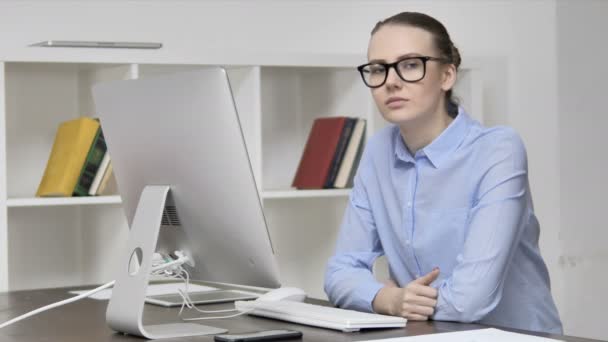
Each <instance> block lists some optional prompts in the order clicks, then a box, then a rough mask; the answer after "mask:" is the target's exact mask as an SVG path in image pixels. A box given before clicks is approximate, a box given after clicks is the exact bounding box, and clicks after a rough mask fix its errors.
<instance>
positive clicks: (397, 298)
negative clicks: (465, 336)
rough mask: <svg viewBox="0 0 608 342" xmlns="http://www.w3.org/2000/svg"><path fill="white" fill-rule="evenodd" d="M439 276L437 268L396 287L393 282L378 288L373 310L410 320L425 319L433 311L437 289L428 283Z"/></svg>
mask: <svg viewBox="0 0 608 342" xmlns="http://www.w3.org/2000/svg"><path fill="white" fill-rule="evenodd" d="M438 276H439V269H438V268H435V269H434V270H433V271H431V272H429V273H428V274H425V275H424V276H422V277H420V278H418V279H416V280H414V281H412V282H410V283H409V284H407V285H406V286H405V287H403V288H401V287H397V286H396V285H395V284H394V283H393V282H389V283H387V285H386V286H385V287H383V288H382V289H380V291H379V292H378V294H377V295H376V298H374V301H373V302H372V306H373V308H374V311H375V312H377V313H380V314H386V315H391V316H401V317H404V318H406V319H408V320H412V321H426V320H428V319H429V316H431V315H432V314H433V313H434V312H435V306H436V305H437V290H436V289H434V288H432V287H431V286H430V284H431V283H432V282H433V281H435V279H437V277H438Z"/></svg>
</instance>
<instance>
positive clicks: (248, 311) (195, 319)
mask: <svg viewBox="0 0 608 342" xmlns="http://www.w3.org/2000/svg"><path fill="white" fill-rule="evenodd" d="M251 311H253V309H251V310H247V311H241V312H239V313H237V314H234V315H228V316H219V317H197V318H182V320H183V321H203V320H206V319H224V318H232V317H237V316H242V315H244V314H247V313H250V312H251Z"/></svg>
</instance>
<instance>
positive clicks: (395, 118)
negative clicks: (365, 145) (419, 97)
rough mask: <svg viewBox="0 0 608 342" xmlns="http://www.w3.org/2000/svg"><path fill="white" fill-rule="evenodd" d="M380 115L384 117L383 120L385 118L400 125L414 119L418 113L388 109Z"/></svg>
mask: <svg viewBox="0 0 608 342" xmlns="http://www.w3.org/2000/svg"><path fill="white" fill-rule="evenodd" d="M382 117H383V118H384V120H386V121H388V122H390V123H392V124H395V125H401V124H404V123H407V122H411V121H413V120H415V119H416V118H417V117H418V115H417V114H416V113H412V112H410V111H402V110H401V111H391V110H388V111H385V113H383V114H382Z"/></svg>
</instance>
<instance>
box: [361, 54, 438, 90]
mask: <svg viewBox="0 0 608 342" xmlns="http://www.w3.org/2000/svg"><path fill="white" fill-rule="evenodd" d="M428 61H437V62H442V63H448V62H449V61H448V60H446V59H445V58H439V57H430V56H414V57H405V58H402V59H400V60H398V61H396V62H394V63H378V62H374V63H367V64H363V65H360V66H358V67H357V70H359V73H360V74H361V78H362V79H363V82H364V83H365V85H366V86H368V87H370V88H378V87H381V86H382V85H384V83H385V82H386V79H387V78H388V72H389V70H390V69H391V68H394V69H395V71H396V72H397V75H399V78H401V79H402V80H404V81H405V82H410V83H413V82H418V81H420V80H421V79H423V78H424V76H425V75H426V62H428Z"/></svg>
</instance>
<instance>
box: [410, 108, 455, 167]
mask: <svg viewBox="0 0 608 342" xmlns="http://www.w3.org/2000/svg"><path fill="white" fill-rule="evenodd" d="M453 120H454V118H452V117H451V116H449V115H448V113H447V111H446V110H445V106H439V108H438V110H437V111H435V112H434V113H433V114H425V115H422V116H420V117H419V118H418V119H416V120H413V121H410V122H407V123H403V124H401V125H400V126H399V130H400V131H401V137H402V138H403V141H404V142H405V145H406V146H407V149H408V150H409V151H410V153H411V154H412V155H414V154H416V152H417V151H418V150H420V149H422V148H424V147H425V146H427V145H428V144H430V143H431V142H433V140H435V138H437V137H438V136H439V135H440V134H441V132H443V130H444V129H446V128H447V127H448V126H449V125H450V123H451V122H452V121H453Z"/></svg>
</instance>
